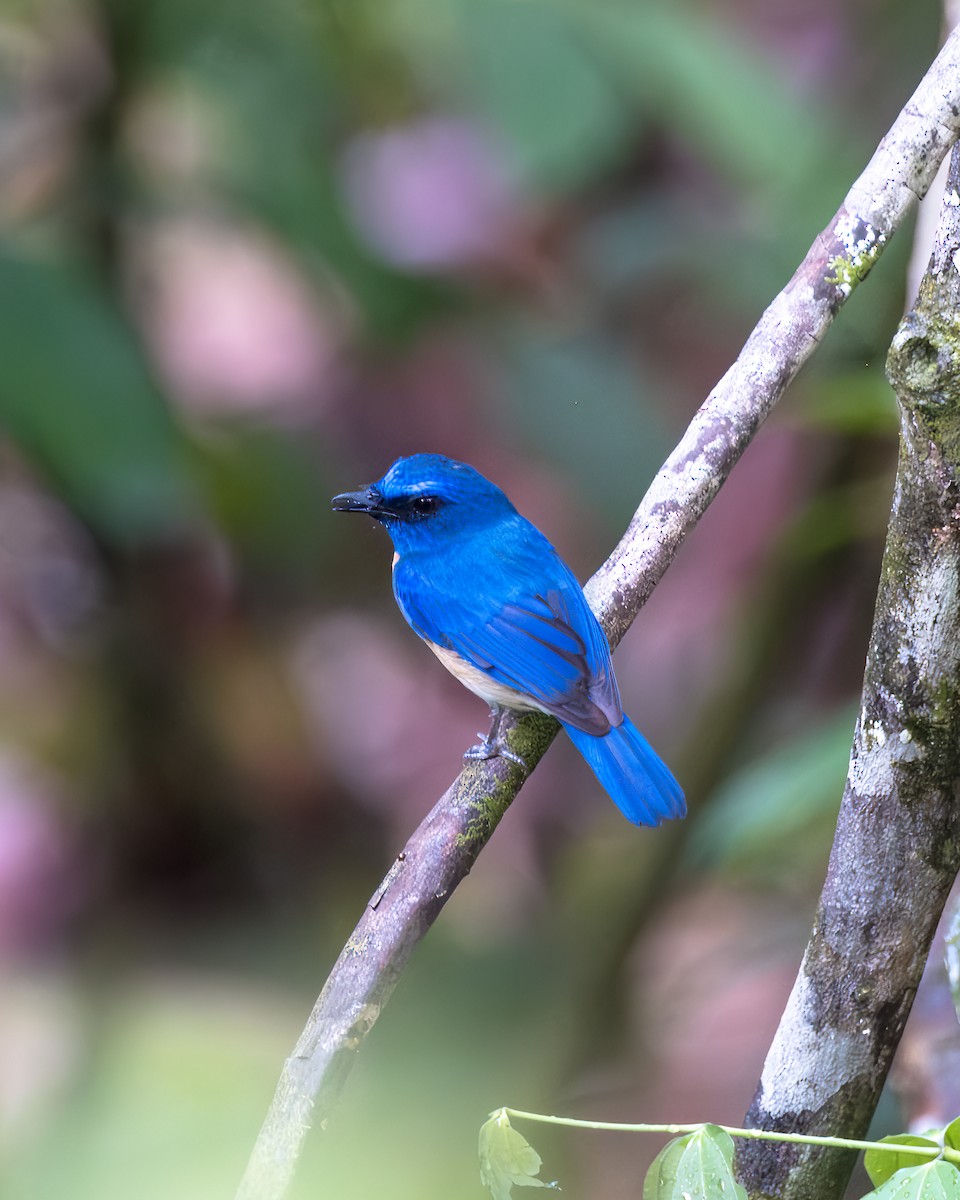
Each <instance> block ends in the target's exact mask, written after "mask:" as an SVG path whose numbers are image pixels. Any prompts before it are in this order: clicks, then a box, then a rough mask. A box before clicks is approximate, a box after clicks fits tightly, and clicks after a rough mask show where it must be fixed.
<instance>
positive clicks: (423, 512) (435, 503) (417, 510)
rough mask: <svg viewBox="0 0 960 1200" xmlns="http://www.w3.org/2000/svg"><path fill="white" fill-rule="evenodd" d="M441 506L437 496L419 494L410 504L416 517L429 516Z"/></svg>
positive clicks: (411, 510) (411, 511) (412, 513)
mask: <svg viewBox="0 0 960 1200" xmlns="http://www.w3.org/2000/svg"><path fill="white" fill-rule="evenodd" d="M439 507H440V501H439V500H438V499H437V497H436V496H417V497H416V498H415V499H414V500H413V501H411V504H410V513H411V515H412V516H414V517H429V516H431V515H432V514H433V513H435V512H436V511H437V509H438V508H439Z"/></svg>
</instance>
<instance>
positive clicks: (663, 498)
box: [237, 33, 960, 1200]
mask: <svg viewBox="0 0 960 1200" xmlns="http://www.w3.org/2000/svg"><path fill="white" fill-rule="evenodd" d="M958 114H960V33H958V34H954V35H953V37H951V38H950V39H949V40H948V41H947V43H946V45H945V46H944V48H943V50H942V51H941V53H940V55H939V56H938V58H937V59H936V61H935V62H934V64H933V65H932V66H931V68H930V71H929V72H928V73H927V75H926V76H925V77H924V79H923V81H922V82H921V84H920V86H919V88H918V89H917V91H916V92H915V93H914V95H913V97H912V98H911V99H910V101H909V103H908V104H907V106H906V107H905V108H904V110H903V112H902V113H901V114H900V116H899V117H898V118H897V121H896V122H895V124H894V125H893V127H892V128H891V130H890V132H889V133H888V134H887V136H886V137H885V138H884V139H883V141H882V142H881V144H880V146H879V147H878V149H877V151H876V153H875V154H874V156H873V158H872V159H871V161H870V163H869V165H868V166H867V168H866V170H865V171H864V172H863V174H862V175H861V176H860V178H859V179H858V180H857V181H856V183H855V184H854V185H853V187H852V188H851V190H850V192H849V194H848V195H847V197H846V199H845V200H844V202H843V204H842V205H841V207H840V209H839V210H838V212H837V213H836V215H835V216H834V218H833V220H832V221H831V222H830V224H829V225H828V226H827V228H826V229H825V230H824V231H823V232H822V233H821V234H820V235H819V236H818V237H817V239H816V241H815V242H814V244H813V246H812V247H811V249H810V251H809V253H808V254H807V256H806V257H805V258H804V260H803V262H802V263H801V264H800V266H799V267H798V269H797V271H796V273H795V274H794V276H793V278H792V279H791V280H790V282H789V283H788V284H787V286H786V287H785V288H784V290H783V291H782V292H781V293H780V294H779V295H778V296H777V297H776V299H775V300H774V301H773V303H772V304H771V305H770V307H769V308H768V309H767V310H766V312H765V313H764V314H763V316H762V317H761V319H760V321H759V323H758V325H757V327H756V329H755V330H754V332H753V333H752V334H751V336H750V338H749V339H748V341H747V343H746V345H745V346H744V348H743V350H742V352H741V354H740V356H739V357H738V358H737V360H736V362H735V363H734V364H733V366H732V367H731V368H730V370H729V371H728V372H727V373H726V375H724V377H723V379H721V380H720V382H719V383H718V384H717V386H716V387H715V388H714V390H713V391H712V392H711V394H710V396H709V397H708V398H707V400H706V402H705V404H704V405H703V407H702V408H701V409H700V410H699V412H698V413H697V414H696V416H695V417H694V419H693V421H692V422H691V424H690V426H689V428H688V429H687V431H686V433H685V434H684V436H683V438H682V439H681V441H680V443H679V445H678V446H677V448H676V449H675V450H674V452H673V453H672V454H671V455H670V457H669V458H668V460H667V462H666V463H665V464H664V466H663V467H662V468H661V470H660V472H659V473H658V474H657V476H656V478H655V479H654V481H653V483H652V484H651V486H650V489H649V491H648V492H647V494H646V496H645V497H644V499H643V501H642V503H641V505H640V507H639V508H638V509H637V512H636V514H635V515H634V517H633V520H632V521H631V522H630V525H629V527H628V529H627V531H626V533H625V534H624V536H623V538H622V539H621V541H620V543H619V545H618V546H617V548H616V549H615V550H614V552H613V554H612V555H611V556H610V558H609V559H608V560H607V561H606V562H605V563H604V564H603V566H602V567H601V568H600V569H599V571H597V573H596V574H595V575H594V576H593V578H592V579H591V580H590V581H589V583H588V584H587V588H586V591H587V596H588V598H589V600H590V602H591V604H592V606H593V607H594V609H595V611H596V612H597V613H598V615H599V616H600V619H601V622H602V623H603V625H604V628H605V629H606V631H607V634H608V636H609V638H610V642H611V645H614V646H615V645H616V644H617V643H618V642H619V641H620V639H621V638H622V637H623V635H624V633H625V632H626V630H627V629H628V628H629V626H630V624H631V622H632V621H633V619H634V617H635V616H636V615H637V613H638V612H639V610H640V608H641V607H642V605H643V604H644V602H645V601H646V599H647V597H648V596H649V594H650V592H651V591H652V590H653V588H654V586H655V585H656V583H657V582H658V580H659V579H660V577H661V576H662V575H663V573H664V571H665V570H666V568H667V567H668V566H669V564H670V562H671V561H672V560H673V558H674V556H675V554H676V552H677V550H678V548H679V546H680V544H681V542H682V541H683V539H684V537H685V536H686V534H687V533H688V532H689V531H690V529H692V528H693V526H694V525H695V524H696V523H697V521H698V520H699V519H700V517H701V515H702V514H703V512H704V511H705V509H706V508H707V506H708V505H709V504H710V502H711V500H712V499H713V497H714V496H715V495H716V494H717V492H718V491H719V489H720V487H721V485H722V484H723V482H724V480H725V479H726V478H727V476H728V474H729V473H730V470H731V469H732V467H733V466H734V464H735V463H736V461H737V460H738V458H739V457H740V455H741V454H742V453H743V451H744V450H745V449H746V447H747V445H749V443H750V441H751V439H752V438H753V436H754V434H755V433H756V431H757V429H758V428H759V426H760V424H761V422H762V421H763V419H764V418H765V417H766V416H767V414H768V413H769V412H770V410H771V409H772V407H773V405H774V404H775V403H776V401H777V400H778V399H779V398H780V396H781V395H782V394H783V391H784V389H785V388H786V387H787V385H788V384H789V383H790V381H791V380H792V379H793V377H794V376H795V375H796V373H797V371H798V370H799V369H800V367H801V366H802V365H803V363H804V362H805V361H806V360H807V359H808V358H809V357H810V355H811V354H812V353H813V352H814V350H815V349H816V347H817V344H818V343H819V340H820V338H821V337H822V336H823V334H824V333H825V331H826V330H827V328H828V326H829V325H830V323H831V322H832V320H833V318H834V317H835V316H836V314H837V312H838V311H839V310H840V308H841V307H842V305H843V304H844V303H845V301H846V300H847V299H848V297H849V296H850V294H851V292H852V291H853V290H854V288H855V287H856V285H857V283H858V282H859V281H860V280H862V279H863V278H864V277H865V276H866V274H867V272H868V271H869V270H870V268H871V266H872V265H873V263H874V262H875V261H876V259H877V258H878V257H879V256H880V254H881V253H882V251H883V248H884V246H885V245H886V243H887V241H888V240H889V239H890V237H891V236H892V235H893V233H894V232H895V231H896V230H897V228H898V227H899V226H900V224H901V223H902V222H903V219H904V217H905V216H906V215H907V213H908V212H909V210H910V208H911V206H912V205H913V203H914V201H915V200H916V198H917V197H918V196H922V195H923V193H924V192H925V190H926V188H927V187H928V186H929V184H930V182H931V180H932V179H933V177H934V175H935V173H936V170H937V167H938V165H939V163H940V161H941V159H942V158H943V156H944V155H945V153H946V151H947V149H948V148H949V146H950V144H951V142H952V141H953V140H954V139H955V138H956V136H957V133H958V130H960V116H958ZM556 731H557V725H556V723H555V722H554V721H552V720H551V719H549V718H546V717H540V716H538V715H530V716H526V717H523V718H510V719H508V720H507V721H505V722H504V725H503V732H504V734H505V736H506V737H507V738H508V740H509V742H510V745H511V746H512V748H513V749H514V750H515V751H517V752H518V753H519V754H520V755H521V757H522V758H523V759H524V760H525V762H526V763H527V764H528V766H529V767H530V768H531V769H532V768H533V767H534V766H535V765H536V763H537V762H538V761H539V759H540V757H541V756H542V754H543V753H544V751H545V750H546V748H547V747H548V745H549V744H550V741H551V740H552V738H553V737H554V735H555V733H556ZM522 782H523V773H522V772H521V771H520V769H519V768H518V767H516V766H514V765H513V764H511V763H509V762H507V761H505V760H502V759H494V760H490V761H487V762H483V763H471V764H470V765H468V766H466V767H465V768H464V770H463V771H462V772H461V774H460V776H459V777H458V779H457V780H456V782H455V783H454V784H453V785H452V786H451V788H450V789H449V791H448V792H447V793H446V794H445V795H444V796H443V797H442V799H441V800H440V801H439V803H438V804H437V805H436V807H435V808H434V809H433V811H432V812H431V813H430V815H429V816H428V817H427V818H426V820H425V821H424V822H423V823H422V824H421V826H420V827H419V828H418V829H417V831H416V832H415V833H414V835H413V836H412V837H411V839H410V841H409V842H408V843H407V845H406V846H405V848H404V850H403V851H402V852H401V853H400V854H399V855H398V857H397V859H396V860H395V862H394V864H393V866H392V867H391V868H390V871H389V872H388V874H387V876H386V878H385V879H384V881H383V883H382V884H381V885H380V887H379V888H378V889H377V892H376V893H375V894H374V896H373V897H372V899H371V900H370V902H369V904H368V906H367V908H366V911H365V912H364V914H363V916H362V917H361V919H360V922H359V924H358V925H357V927H356V929H355V930H354V933H353V935H352V936H351V938H350V940H349V942H348V943H347V945H346V946H345V948H344V950H343V952H342V953H341V955H340V957H339V958H338V960H337V962H336V964H335V965H334V967H333V970H332V971H331V973H330V976H329V978H328V980H327V982H326V984H325V986H324V988H323V991H322V992H321V994H320V997H319V999H318V1000H317V1003H316V1005H315V1006H314V1009H313V1012H312V1013H311V1014H310V1018H309V1020H308V1022H307V1026H306V1028H305V1029H304V1032H303V1034H302V1035H301V1037H300V1040H299V1042H298V1043H297V1046H296V1048H295V1050H294V1052H293V1054H292V1055H291V1056H290V1058H289V1059H288V1060H287V1062H286V1064H285V1065H284V1068H283V1072H282V1075H281V1078H280V1082H279V1084H278V1087H277V1092H276V1095H275V1097H274V1100H273V1103H272V1105H271V1107H270V1110H269V1112H268V1114H267V1117H266V1120H265V1122H264V1125H263V1128H262V1129H261V1132H260V1135H259V1137H258V1140H257V1142H256V1145H255V1146H254V1149H253V1153H252V1155H251V1158H250V1162H249V1165H248V1167H247V1171H246V1174H245V1176H244V1178H243V1180H242V1181H241V1184H240V1188H239V1191H238V1193H237V1200H254V1197H256V1198H258V1200H281V1198H282V1197H283V1196H284V1195H285V1194H286V1191H287V1188H288V1186H289V1183H290V1181H291V1179H292V1177H293V1172H294V1169H295V1166H296V1162H297V1159H298V1156H299V1154H300V1151H301V1148H302V1145H303V1141H304V1138H305V1136H306V1132H307V1130H308V1128H309V1126H310V1125H311V1123H313V1122H319V1123H320V1124H321V1126H322V1125H323V1124H324V1122H325V1121H326V1119H327V1117H328V1116H329V1113H330V1111H331V1108H332V1106H333V1104H334V1103H335V1101H336V1098H337V1096H338V1095H339V1092H340V1089H341V1087H342V1086H343V1082H344V1080H345V1079H346V1077H347V1075H348V1073H349V1071H350V1067H351V1066H352V1063H353V1060H354V1057H355V1053H356V1051H357V1050H358V1049H359V1048H360V1046H361V1045H362V1043H363V1040H364V1038H365V1036H366V1034H367V1033H368V1032H369V1030H370V1029H371V1028H372V1026H373V1024H374V1023H375V1021H376V1020H377V1018H378V1016H379V1015H380V1012H381V1011H382V1009H383V1006H384V1005H385V1004H386V1002H387V1000H388V999H389V997H390V994H391V992H392V991H393V988H394V986H395V984H396V982H397V979H398V978H399V976H400V973H401V972H402V970H403V968H404V966H405V965H406V962H407V960H408V959H409V957H410V954H411V953H412V951H413V949H414V947H415V946H416V944H417V943H418V942H419V940H420V939H421V938H422V937H423V935H424V934H425V933H426V931H427V929H428V928H429V927H430V925H431V924H432V923H433V921H434V920H435V919H436V917H437V915H438V914H439V912H440V909H441V908H442V907H443V904H444V902H445V901H446V900H447V898H448V897H449V896H450V894H451V892H452V891H453V889H454V888H455V887H456V886H457V884H458V883H460V882H461V880H462V879H463V878H464V877H465V875H466V874H467V873H468V872H469V870H470V868H471V866H472V865H473V862H474V860H475V859H476V856H477V855H478V854H479V852H480V850H481V849H482V848H483V846H484V845H485V843H486V841H487V839H488V838H489V837H490V835H491V834H492V832H493V830H494V829H495V827H496V825H497V823H498V821H499V820H500V817H501V816H502V815H503V812H504V811H505V809H506V807H507V806H508V805H509V803H510V802H511V800H512V799H513V798H514V796H515V795H516V793H517V791H518V790H519V788H520V786H521V784H522Z"/></svg>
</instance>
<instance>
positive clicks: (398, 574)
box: [364, 454, 685, 824]
mask: <svg viewBox="0 0 960 1200" xmlns="http://www.w3.org/2000/svg"><path fill="white" fill-rule="evenodd" d="M368 496H369V497H372V498H373V505H374V507H373V508H370V501H369V500H367V499H366V498H365V500H364V504H365V509H366V511H370V512H371V515H374V516H375V517H376V518H377V519H378V520H380V521H381V522H382V523H383V524H384V526H385V527H386V528H387V530H388V532H389V533H390V536H391V538H392V539H393V543H394V547H395V549H396V552H397V554H396V558H395V563H394V572H393V588H394V594H395V595H396V599H397V603H398V604H399V606H400V608H401V610H402V612H403V614H404V616H405V617H406V619H407V621H408V622H409V623H410V625H411V626H412V627H413V628H414V629H415V630H416V632H417V633H419V634H420V636H421V637H422V638H425V639H426V640H427V641H428V642H430V643H432V644H433V646H434V647H435V648H437V649H438V652H441V654H442V655H444V656H445V657H446V662H447V665H448V666H450V667H451V669H454V670H455V673H458V674H459V673H460V671H459V670H456V668H455V667H454V666H452V665H451V663H458V664H465V666H466V668H467V669H469V670H470V671H472V672H474V673H476V672H480V673H481V674H482V676H483V677H484V678H485V679H487V680H491V681H493V682H494V683H495V684H497V685H499V686H500V687H502V688H504V689H507V690H508V691H510V692H513V693H519V694H520V695H521V696H523V697H525V698H529V700H530V701H532V706H533V707H536V708H540V709H542V710H543V711H545V712H548V713H550V714H552V715H553V716H555V717H557V719H558V720H559V721H561V722H562V724H563V725H564V727H565V728H566V730H567V732H568V733H569V735H570V737H571V739H572V740H573V742H574V744H575V745H576V746H577V748H578V749H579V750H580V752H581V753H582V754H583V756H584V757H585V758H586V759H587V761H588V763H589V764H590V766H591V768H592V769H593V771H594V772H595V774H596V775H597V777H598V779H599V780H600V781H601V783H602V784H603V785H604V787H605V788H606V789H607V791H608V792H609V793H610V795H611V796H612V797H613V799H614V800H615V801H616V803H617V804H618V806H619V807H620V808H621V809H622V811H623V812H624V813H625V815H626V816H627V817H628V818H629V819H630V820H631V821H634V822H637V823H640V824H658V823H659V822H660V820H662V819H663V818H664V817H676V816H682V815H683V813H684V812H685V806H684V801H683V793H682V792H681V790H680V788H679V786H678V785H677V783H676V781H675V780H674V779H673V776H672V775H671V774H670V772H669V771H668V769H667V768H666V767H665V766H664V764H663V763H662V762H661V761H660V759H659V758H658V757H657V755H656V754H655V752H654V751H653V750H652V748H651V747H650V746H649V744H648V743H647V742H646V740H645V739H644V738H643V736H642V735H641V734H640V732H639V731H638V730H637V729H636V727H635V726H634V725H633V724H632V723H631V722H630V720H629V719H628V718H626V717H625V716H624V714H623V710H622V708H621V706H620V696H619V692H618V689H617V682H616V678H615V676H614V673H613V666H612V663H611V658H610V647H609V644H608V642H607V639H606V635H605V634H604V632H603V630H602V628H601V627H600V624H599V622H598V621H597V619H596V616H595V615H594V613H593V611H592V610H591V608H590V606H589V605H588V603H587V600H586V597H585V596H584V594H583V590H582V588H581V587H580V584H579V583H578V582H577V579H576V577H575V576H574V575H573V573H572V572H571V571H570V569H569V568H568V567H567V566H566V564H565V563H564V562H563V560H562V559H561V558H560V556H559V555H558V554H557V552H556V550H554V548H553V546H551V544H550V543H549V542H548V541H547V539H546V538H545V537H544V536H543V534H542V533H540V531H539V530H538V529H537V528H536V527H535V526H533V525H531V524H530V522H529V521H527V520H526V519H525V518H524V517H522V516H521V515H520V514H519V513H518V512H517V511H516V509H515V508H514V507H513V505H512V504H511V503H510V501H509V500H508V499H507V497H506V496H505V495H504V493H503V492H502V491H501V490H500V489H499V488H498V487H496V485H495V484H493V483H491V482H490V481H489V480H488V479H486V478H485V477H484V476H483V475H481V474H480V473H479V472H478V471H476V470H474V468H473V467H470V466H467V465H466V464H464V463H459V462H455V461H454V460H452V459H448V458H445V457H443V456H442V455H434V454H417V455H412V456H411V457H409V458H401V459H399V460H398V461H397V462H396V463H394V465H393V466H392V467H391V468H390V470H389V471H388V472H387V473H386V475H384V476H383V478H382V479H380V480H378V482H377V483H375V484H372V485H371V487H370V489H369V490H368ZM476 678H477V676H475V677H474V679H476ZM465 681H466V680H465ZM467 685H468V686H471V687H474V690H477V691H480V694H481V695H483V694H484V692H483V691H482V690H481V689H480V688H479V687H476V686H475V682H469V681H467ZM507 703H508V706H509V702H507Z"/></svg>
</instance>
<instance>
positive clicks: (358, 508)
mask: <svg viewBox="0 0 960 1200" xmlns="http://www.w3.org/2000/svg"><path fill="white" fill-rule="evenodd" d="M330 503H331V505H332V507H333V511H334V512H359V513H367V515H368V516H371V517H379V516H381V515H382V514H383V512H384V511H385V510H384V509H383V507H382V505H383V497H382V496H381V495H380V493H379V492H378V491H377V489H376V488H375V487H373V486H370V487H366V488H362V489H361V490H360V491H359V492H342V493H341V494H340V495H339V496H334V498H333V499H332V500H331V501H330Z"/></svg>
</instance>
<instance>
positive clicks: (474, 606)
mask: <svg viewBox="0 0 960 1200" xmlns="http://www.w3.org/2000/svg"><path fill="white" fill-rule="evenodd" d="M518 520H520V521H522V518H518ZM510 532H511V534H512V535H513V536H504V532H503V531H498V536H497V538H496V540H495V541H491V542H490V543H489V544H487V545H485V546H483V545H480V546H478V545H476V544H472V545H470V546H467V547H464V548H463V549H462V551H461V552H460V553H457V554H452V555H451V554H447V555H445V556H444V557H443V559H442V560H439V561H438V560H437V559H435V558H434V556H431V559H430V561H429V562H424V561H423V560H421V561H420V562H418V561H417V558H416V557H414V556H412V559H411V560H410V561H408V560H407V559H401V561H400V562H399V563H398V564H397V567H396V569H395V571H394V591H395V593H396V597H397V601H398V603H399V604H400V607H401V609H402V610H403V613H404V615H405V616H406V618H407V620H408V621H409V622H410V624H411V625H412V626H413V628H414V629H415V630H416V631H417V632H418V633H419V634H420V635H421V637H424V638H427V639H428V640H429V641H431V642H434V643H435V644H436V645H438V646H441V647H443V648H444V649H446V650H451V651H453V652H454V653H455V654H457V655H459V656H460V657H461V658H462V659H464V660H466V662H467V663H469V664H470V665H471V666H473V667H475V668H477V669H478V670H480V671H483V672H484V673H485V674H486V675H488V676H489V677H490V679H492V680H493V681H495V682H496V683H499V684H502V685H504V686H506V687H508V688H512V689H514V690H515V691H518V692H522V693H523V694H524V695H526V696H529V697H530V698H531V699H532V700H533V701H535V702H536V704H537V705H538V706H539V707H540V708H542V709H544V710H545V711H546V712H549V713H552V714H553V715H554V716H555V717H557V718H558V719H559V720H561V721H563V722H565V723H566V724H569V725H573V726H574V727H575V728H577V729H581V730H583V732H585V733H592V734H595V735H602V734H604V733H606V732H607V730H608V729H609V728H610V726H611V725H616V724H618V723H619V721H620V719H621V717H622V710H621V708H620V697H619V694H618V692H617V684H616V679H615V678H614V674H613V669H612V666H611V663H610V648H609V645H608V644H607V639H606V636H605V635H604V632H603V630H602V629H601V628H600V625H599V623H598V622H597V619H596V617H595V616H594V614H593V612H592V611H591V609H590V607H589V605H588V604H587V601H586V598H585V597H584V595H583V591H582V589H581V587H580V584H579V583H578V582H577V580H576V578H575V577H574V575H573V574H572V572H571V571H570V570H569V569H568V568H567V566H566V565H565V564H564V563H563V561H562V560H561V559H560V557H559V556H558V555H557V553H556V551H555V550H554V549H553V547H552V546H551V545H550V543H549V542H548V541H547V540H546V539H545V538H544V537H543V535H542V534H540V533H539V532H538V531H537V530H536V529H534V527H533V526H531V525H528V524H527V523H526V522H523V524H522V526H520V527H519V528H517V529H514V530H511V531H510ZM427 568H429V569H427Z"/></svg>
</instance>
